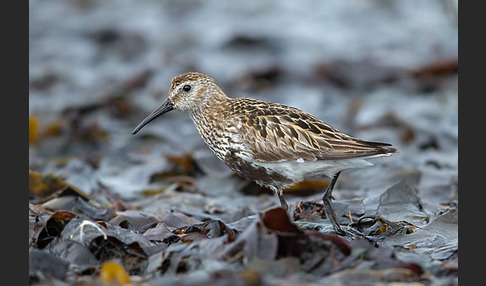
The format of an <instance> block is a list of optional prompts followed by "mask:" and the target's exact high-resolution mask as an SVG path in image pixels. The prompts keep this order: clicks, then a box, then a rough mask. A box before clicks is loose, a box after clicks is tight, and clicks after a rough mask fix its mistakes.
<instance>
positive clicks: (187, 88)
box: [182, 84, 191, 91]
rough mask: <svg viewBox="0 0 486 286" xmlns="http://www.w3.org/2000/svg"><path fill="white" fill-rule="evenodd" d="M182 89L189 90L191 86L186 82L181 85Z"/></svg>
mask: <svg viewBox="0 0 486 286" xmlns="http://www.w3.org/2000/svg"><path fill="white" fill-rule="evenodd" d="M182 89H183V90H184V91H189V90H191V86H190V85H187V84H186V85H185V86H184V87H182Z"/></svg>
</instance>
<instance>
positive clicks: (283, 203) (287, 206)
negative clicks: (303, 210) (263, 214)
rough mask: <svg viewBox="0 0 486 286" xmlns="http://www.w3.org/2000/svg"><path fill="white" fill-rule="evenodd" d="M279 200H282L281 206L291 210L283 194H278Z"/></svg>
mask: <svg viewBox="0 0 486 286" xmlns="http://www.w3.org/2000/svg"><path fill="white" fill-rule="evenodd" d="M277 196H278V199H279V200H280V205H281V206H282V207H283V208H284V209H285V210H289V205H287V202H286V201H285V198H284V196H283V194H282V192H280V193H277Z"/></svg>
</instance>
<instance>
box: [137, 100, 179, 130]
mask: <svg viewBox="0 0 486 286" xmlns="http://www.w3.org/2000/svg"><path fill="white" fill-rule="evenodd" d="M173 109H174V104H173V103H172V101H170V99H168V98H167V99H166V100H165V101H164V103H162V104H161V105H160V106H159V107H157V109H155V110H154V111H153V112H152V113H150V114H149V115H148V116H147V117H145V119H144V120H143V121H142V122H140V124H138V126H137V127H136V128H135V129H133V131H132V135H134V134H137V132H138V131H140V129H142V128H143V127H144V126H145V125H147V124H149V123H150V122H151V121H152V120H154V119H155V118H157V117H159V116H161V115H162V114H164V113H167V112H169V111H171V110H173Z"/></svg>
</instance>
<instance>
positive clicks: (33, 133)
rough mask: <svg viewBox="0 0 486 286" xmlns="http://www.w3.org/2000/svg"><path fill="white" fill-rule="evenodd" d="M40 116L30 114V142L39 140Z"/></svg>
mask: <svg viewBox="0 0 486 286" xmlns="http://www.w3.org/2000/svg"><path fill="white" fill-rule="evenodd" d="M38 129H39V118H37V116H34V115H29V144H30V143H34V142H35V141H36V140H37V135H38V133H39V130H38Z"/></svg>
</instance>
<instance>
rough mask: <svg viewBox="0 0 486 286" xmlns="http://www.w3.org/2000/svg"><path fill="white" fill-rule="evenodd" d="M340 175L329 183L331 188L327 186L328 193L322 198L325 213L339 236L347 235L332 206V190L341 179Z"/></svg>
mask: <svg viewBox="0 0 486 286" xmlns="http://www.w3.org/2000/svg"><path fill="white" fill-rule="evenodd" d="M339 174H341V172H338V173H336V175H334V177H333V178H332V180H331V182H330V183H329V186H327V189H326V191H325V192H324V196H322V202H323V203H324V212H325V213H326V216H327V217H328V218H329V220H330V221H331V224H332V227H333V228H334V231H336V232H337V233H338V234H339V235H345V234H346V233H345V232H344V231H343V230H342V229H341V227H339V220H338V219H337V216H336V212H335V211H334V208H333V206H332V202H331V199H332V189H333V188H334V185H335V184H336V181H337V179H338V177H339Z"/></svg>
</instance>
